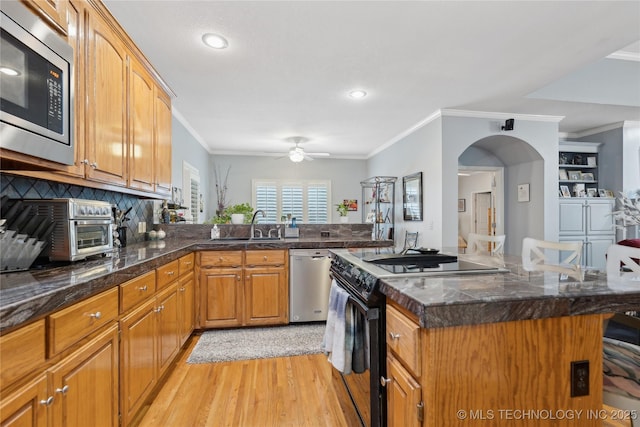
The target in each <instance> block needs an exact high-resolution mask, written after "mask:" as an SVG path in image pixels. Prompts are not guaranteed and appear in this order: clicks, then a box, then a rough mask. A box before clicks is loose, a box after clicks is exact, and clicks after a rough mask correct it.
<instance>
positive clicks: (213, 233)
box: [211, 224, 220, 239]
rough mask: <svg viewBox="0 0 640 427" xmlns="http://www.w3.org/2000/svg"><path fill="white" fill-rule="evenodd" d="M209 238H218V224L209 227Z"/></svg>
mask: <svg viewBox="0 0 640 427" xmlns="http://www.w3.org/2000/svg"><path fill="white" fill-rule="evenodd" d="M211 238H212V239H219V238H220V229H219V228H218V224H213V228H212V229H211Z"/></svg>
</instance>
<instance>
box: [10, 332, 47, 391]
mask: <svg viewBox="0 0 640 427" xmlns="http://www.w3.org/2000/svg"><path fill="white" fill-rule="evenodd" d="M44 344H45V337H44V319H42V320H38V321H37V322H35V323H32V324H31V325H27V326H24V327H22V328H20V329H18V330H16V331H13V332H11V333H9V334H6V335H2V336H0V366H2V369H0V381H1V383H0V386H1V387H2V388H4V387H5V386H7V385H9V383H11V382H13V381H14V380H17V379H18V378H20V377H22V376H23V375H25V374H27V373H29V372H31V371H33V370H34V369H36V368H37V367H38V366H40V365H41V364H42V363H44V360H45V352H44Z"/></svg>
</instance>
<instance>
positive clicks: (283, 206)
mask: <svg viewBox="0 0 640 427" xmlns="http://www.w3.org/2000/svg"><path fill="white" fill-rule="evenodd" d="M252 183H253V197H254V199H253V206H255V209H262V210H263V211H265V212H266V213H267V217H266V218H262V216H260V215H259V216H257V217H256V222H258V223H271V224H274V223H279V222H281V220H282V217H283V216H284V217H285V218H286V217H287V216H288V215H289V214H290V215H291V218H296V220H297V221H298V222H300V223H306V224H327V223H328V222H329V220H330V211H329V200H330V198H331V183H330V181H296V182H291V181H279V180H273V181H271V180H259V179H256V180H253V181H252Z"/></svg>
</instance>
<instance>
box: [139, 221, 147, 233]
mask: <svg viewBox="0 0 640 427" xmlns="http://www.w3.org/2000/svg"><path fill="white" fill-rule="evenodd" d="M146 232H147V223H146V222H144V221H140V222H139V223H138V233H146Z"/></svg>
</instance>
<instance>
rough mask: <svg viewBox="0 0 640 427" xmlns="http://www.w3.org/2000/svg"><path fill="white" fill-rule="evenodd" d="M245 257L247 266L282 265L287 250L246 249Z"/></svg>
mask: <svg viewBox="0 0 640 427" xmlns="http://www.w3.org/2000/svg"><path fill="white" fill-rule="evenodd" d="M245 257H246V258H245V261H246V262H245V265H246V266H247V267H253V266H256V265H284V264H285V261H286V258H287V251H284V250H264V251H247V252H246V254H245Z"/></svg>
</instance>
